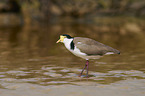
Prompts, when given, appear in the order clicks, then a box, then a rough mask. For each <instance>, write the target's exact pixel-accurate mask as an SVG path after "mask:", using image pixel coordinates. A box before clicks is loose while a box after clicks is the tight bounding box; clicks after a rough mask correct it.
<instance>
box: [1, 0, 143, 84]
mask: <svg viewBox="0 0 145 96" xmlns="http://www.w3.org/2000/svg"><path fill="white" fill-rule="evenodd" d="M60 34H69V35H71V36H78V37H79V36H80V37H89V38H92V39H95V40H97V41H99V42H102V43H104V44H106V45H109V46H112V47H113V48H116V49H118V50H120V51H121V55H118V56H106V57H104V58H101V59H99V60H94V61H92V65H90V71H92V74H91V77H95V78H96V76H98V74H99V75H100V74H102V73H104V74H103V75H102V77H98V78H101V79H92V81H95V82H96V81H98V82H100V83H112V82H115V81H119V80H124V79H126V78H137V79H140V78H145V75H144V72H145V68H144V66H145V59H144V57H145V42H144V41H145V0H0V71H1V72H0V74H1V75H0V80H1V81H4V82H6V81H7V80H10V81H11V80H12V81H13V80H14V81H15V80H16V81H17V80H21V81H23V82H31V83H38V84H44V85H47V84H58V81H61V82H59V84H60V83H62V84H64V83H70V82H72V81H71V78H72V76H75V77H76V76H77V74H78V73H79V72H80V70H81V68H83V66H84V63H85V60H82V59H80V58H78V57H75V56H73V55H72V54H71V53H69V52H68V51H67V50H66V49H65V47H64V46H63V45H62V44H56V43H55V42H56V41H57V40H58V39H59V35H60ZM70 68H74V69H78V70H72V69H70ZM66 69H69V70H66ZM116 70H117V71H116ZM120 70H121V71H120ZM95 72H100V73H96V74H93V73H95ZM109 72H113V73H109ZM114 72H115V73H114ZM127 72H128V73H127ZM70 73H71V74H70ZM126 73H127V74H126ZM132 73H133V74H134V73H136V75H132ZM110 74H111V75H110ZM116 74H117V75H116ZM103 76H104V77H103ZM48 77H49V78H48ZM56 77H57V80H55V78H56ZM52 81H55V82H52ZM56 81H57V82H56ZM62 81H63V82H62ZM64 81H65V82H64ZM74 81H78V79H75V80H73V82H74ZM50 82H51V83H50Z"/></svg>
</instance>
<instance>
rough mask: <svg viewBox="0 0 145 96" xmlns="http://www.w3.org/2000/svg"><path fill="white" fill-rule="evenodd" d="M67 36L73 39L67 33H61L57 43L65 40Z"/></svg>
mask: <svg viewBox="0 0 145 96" xmlns="http://www.w3.org/2000/svg"><path fill="white" fill-rule="evenodd" d="M65 38H67V39H71V38H72V37H71V36H70V35H67V34H63V35H60V39H59V40H58V41H57V42H56V43H59V42H63V41H64V39H65Z"/></svg>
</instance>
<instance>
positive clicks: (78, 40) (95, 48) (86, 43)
mask: <svg viewBox="0 0 145 96" xmlns="http://www.w3.org/2000/svg"><path fill="white" fill-rule="evenodd" d="M73 42H74V45H75V46H76V47H77V48H79V49H80V51H81V52H83V53H86V54H87V55H104V54H106V53H107V52H114V53H115V54H120V52H119V51H118V50H116V49H114V48H112V47H109V46H107V45H104V44H102V43H100V42H98V41H95V40H93V39H90V38H83V37H74V40H73Z"/></svg>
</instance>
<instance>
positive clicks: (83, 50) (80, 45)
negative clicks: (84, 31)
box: [56, 34, 120, 77]
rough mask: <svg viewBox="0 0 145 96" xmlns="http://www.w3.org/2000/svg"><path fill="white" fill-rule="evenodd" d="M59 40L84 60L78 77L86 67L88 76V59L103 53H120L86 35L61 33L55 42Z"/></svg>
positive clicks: (96, 57) (98, 56)
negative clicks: (72, 35)
mask: <svg viewBox="0 0 145 96" xmlns="http://www.w3.org/2000/svg"><path fill="white" fill-rule="evenodd" d="M59 42H61V43H63V44H64V45H65V47H66V48H67V49H68V50H69V51H70V52H71V53H73V54H74V55H75V56H78V57H80V58H82V59H85V60H86V64H85V67H84V68H83V69H82V71H81V73H80V74H79V77H81V76H82V74H83V71H84V70H85V69H86V67H87V73H86V77H88V70H89V60H90V59H99V58H100V57H102V56H103V55H110V54H120V51H119V50H117V49H114V48H112V47H110V46H107V45H105V44H103V43H100V42H98V41H96V40H93V39H90V38H86V37H71V36H70V35H67V34H62V35H60V39H59V40H58V41H57V42H56V43H59Z"/></svg>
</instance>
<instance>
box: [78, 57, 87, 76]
mask: <svg viewBox="0 0 145 96" xmlns="http://www.w3.org/2000/svg"><path fill="white" fill-rule="evenodd" d="M88 65H89V61H88V60H87V61H86V64H85V67H84V68H83V70H82V72H81V73H80V75H79V77H80V76H82V74H83V72H84V70H85V68H86V67H87V77H88V68H89V67H88Z"/></svg>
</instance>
